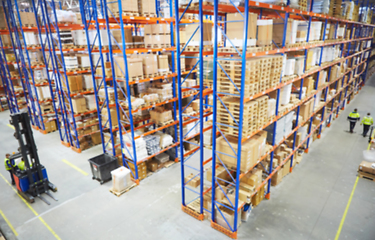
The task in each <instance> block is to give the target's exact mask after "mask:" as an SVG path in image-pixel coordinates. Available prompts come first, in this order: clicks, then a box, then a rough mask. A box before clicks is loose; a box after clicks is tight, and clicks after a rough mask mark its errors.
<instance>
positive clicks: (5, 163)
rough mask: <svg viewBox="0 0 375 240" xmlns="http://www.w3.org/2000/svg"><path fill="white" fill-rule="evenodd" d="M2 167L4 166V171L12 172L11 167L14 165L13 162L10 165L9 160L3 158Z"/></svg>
mask: <svg viewBox="0 0 375 240" xmlns="http://www.w3.org/2000/svg"><path fill="white" fill-rule="evenodd" d="M4 165H5V170H7V171H9V170H12V165H13V166H14V165H15V164H14V161H13V164H12V161H11V160H10V159H9V158H5V160H4Z"/></svg>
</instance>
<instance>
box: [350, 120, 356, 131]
mask: <svg viewBox="0 0 375 240" xmlns="http://www.w3.org/2000/svg"><path fill="white" fill-rule="evenodd" d="M355 124H356V122H350V131H351V132H353V129H354V127H355Z"/></svg>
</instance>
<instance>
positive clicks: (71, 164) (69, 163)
mask: <svg viewBox="0 0 375 240" xmlns="http://www.w3.org/2000/svg"><path fill="white" fill-rule="evenodd" d="M62 161H63V162H64V163H66V164H68V165H69V166H71V167H72V168H74V169H75V170H77V171H78V172H80V173H82V174H83V175H85V176H87V175H89V174H88V173H87V172H85V171H83V170H82V169H80V168H79V167H77V166H76V165H74V164H73V163H71V162H68V161H67V160H65V159H63V160H62Z"/></svg>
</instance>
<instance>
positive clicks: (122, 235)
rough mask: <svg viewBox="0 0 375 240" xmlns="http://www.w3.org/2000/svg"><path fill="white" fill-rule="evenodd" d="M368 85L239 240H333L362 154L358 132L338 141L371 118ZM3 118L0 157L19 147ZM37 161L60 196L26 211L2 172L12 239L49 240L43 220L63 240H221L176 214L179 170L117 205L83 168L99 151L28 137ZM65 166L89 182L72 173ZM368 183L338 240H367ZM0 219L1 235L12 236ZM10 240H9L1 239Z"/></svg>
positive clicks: (374, 108)
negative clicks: (353, 114) (352, 121)
mask: <svg viewBox="0 0 375 240" xmlns="http://www.w3.org/2000/svg"><path fill="white" fill-rule="evenodd" d="M374 102H375V80H374V79H372V81H371V82H370V83H368V84H367V86H366V87H364V89H363V90H362V91H361V92H360V95H358V96H357V97H356V98H355V99H354V101H352V102H351V103H350V105H349V107H347V108H346V110H345V111H344V112H343V113H342V115H341V116H340V117H339V119H337V120H336V121H335V122H334V123H333V124H332V126H331V128H327V129H326V130H325V131H324V133H323V134H322V137H321V139H320V140H318V141H315V142H314V143H313V144H312V148H310V152H309V154H305V155H304V157H303V160H302V162H301V163H300V164H299V165H297V166H296V168H295V169H294V171H293V173H292V174H290V175H288V176H287V177H286V178H285V179H283V181H282V183H281V184H280V185H278V186H277V187H274V188H272V189H271V199H270V200H268V201H267V200H265V201H263V202H262V203H261V204H260V205H259V206H258V207H256V208H255V209H253V211H252V213H251V216H250V219H249V221H248V222H246V223H243V224H242V226H241V227H240V229H239V232H238V238H239V239H287V240H292V239H311V240H314V239H319V240H320V239H327V240H328V239H334V238H335V235H336V232H337V230H338V228H339V225H340V221H341V219H342V216H343V214H344V211H345V208H346V205H347V202H348V199H349V197H350V194H351V192H352V189H353V186H354V183H355V181H356V171H357V168H358V165H359V163H360V162H361V160H362V158H361V151H362V150H364V149H365V148H366V147H367V138H363V137H362V136H361V135H360V133H361V127H360V126H359V125H358V126H357V128H356V132H357V133H355V134H349V133H347V132H346V130H347V129H348V125H349V124H348V122H347V121H346V116H347V115H348V114H349V111H351V110H352V109H353V108H355V107H357V108H358V109H359V112H360V114H361V116H363V115H364V114H365V113H366V112H367V111H371V112H372V113H373V115H375V105H374ZM7 123H8V112H2V113H0V131H1V135H2V137H1V139H0V146H1V147H0V156H1V157H3V156H4V155H5V153H6V152H13V151H15V150H16V149H17V148H18V145H17V142H16V139H15V138H14V137H13V136H12V135H13V130H12V129H11V128H10V127H8V126H7ZM34 137H35V140H36V143H37V146H38V147H39V157H40V159H41V161H42V163H43V164H44V165H45V166H46V168H47V170H48V174H49V178H50V181H51V182H53V183H54V184H55V185H57V187H58V189H59V190H58V192H56V193H54V196H55V197H57V198H58V199H59V201H58V202H55V201H53V200H51V202H52V204H51V205H50V206H48V205H47V204H45V203H44V202H42V201H40V200H38V199H37V200H36V202H35V203H33V204H31V205H30V206H31V208H32V209H33V210H34V212H33V211H32V210H31V209H30V208H29V207H28V206H27V205H26V204H25V203H24V202H23V201H22V200H21V199H20V198H19V196H18V195H17V194H16V193H15V192H14V190H13V189H12V188H11V187H10V186H9V185H8V184H7V183H6V181H5V179H7V180H8V181H9V176H8V172H6V171H5V169H4V168H3V167H0V174H1V175H2V176H4V178H5V179H4V178H2V177H1V176H0V193H1V194H0V210H1V212H2V213H3V215H4V216H5V217H6V218H7V219H8V221H9V222H10V224H12V226H13V227H14V229H15V231H16V232H17V233H18V237H17V238H18V239H28V240H29V239H36V240H42V239H54V238H55V236H54V235H53V234H52V232H51V231H50V230H49V229H48V228H47V227H46V225H45V224H44V223H43V221H44V222H45V223H46V224H47V225H48V226H49V228H50V229H51V230H52V231H54V232H55V234H56V235H57V236H58V237H59V238H61V239H228V238H227V237H226V236H225V235H223V234H221V233H219V232H218V231H216V230H214V229H213V228H211V227H210V223H209V221H204V222H199V221H197V220H195V219H194V218H192V217H190V216H189V215H187V214H185V213H183V212H182V211H181V191H180V188H181V186H180V181H181V180H180V165H179V164H174V165H173V166H171V167H170V168H167V169H163V170H161V171H160V172H158V173H157V174H154V175H153V176H151V177H149V178H147V179H146V180H144V181H142V182H141V185H140V186H138V187H136V188H134V189H133V190H131V191H130V192H128V193H126V194H125V195H123V196H121V197H116V196H114V195H113V194H111V193H110V192H109V191H108V189H109V188H110V186H111V182H109V183H106V184H104V185H100V184H99V183H98V182H97V181H93V180H92V179H91V172H90V167H89V163H88V162H87V159H89V158H90V157H92V156H95V155H98V154H100V153H101V151H102V150H101V146H97V147H94V148H92V149H90V150H87V151H84V152H83V153H81V154H77V153H74V152H73V151H71V150H69V149H67V148H66V147H64V146H63V145H61V144H60V143H59V137H58V132H55V133H52V134H48V135H42V134H40V133H39V132H35V133H34ZM63 159H65V160H67V161H69V162H71V163H73V164H74V165H76V166H77V167H78V168H80V169H82V170H83V171H85V172H86V173H88V175H84V174H83V173H81V172H79V171H77V170H75V169H74V168H72V167H71V166H69V165H68V164H66V163H65V162H63ZM374 216H375V188H374V183H373V182H371V181H369V180H365V179H361V178H360V179H359V181H358V185H357V187H356V189H355V192H354V195H353V199H352V202H351V205H350V207H349V210H348V213H347V216H346V220H345V223H344V225H343V227H342V231H341V235H340V239H369V240H373V239H375V228H374V227H373V226H375V217H374ZM6 225H7V224H6V223H5V221H4V219H2V217H1V214H0V228H1V229H2V231H3V232H4V233H5V234H7V235H8V236H9V235H11V233H12V231H11V230H10V229H9V228H8V226H6ZM9 239H12V237H9Z"/></svg>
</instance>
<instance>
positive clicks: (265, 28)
mask: <svg viewBox="0 0 375 240" xmlns="http://www.w3.org/2000/svg"><path fill="white" fill-rule="evenodd" d="M272 25H273V20H272V19H267V20H264V19H258V20H257V27H258V30H257V46H268V45H271V44H272V31H273V26H272Z"/></svg>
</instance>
